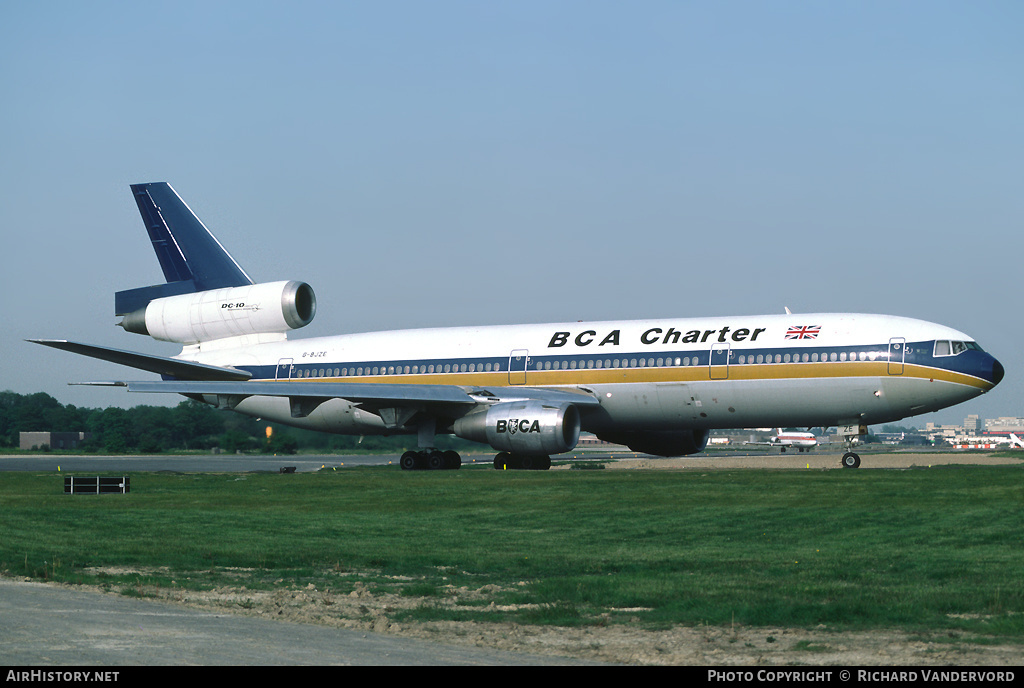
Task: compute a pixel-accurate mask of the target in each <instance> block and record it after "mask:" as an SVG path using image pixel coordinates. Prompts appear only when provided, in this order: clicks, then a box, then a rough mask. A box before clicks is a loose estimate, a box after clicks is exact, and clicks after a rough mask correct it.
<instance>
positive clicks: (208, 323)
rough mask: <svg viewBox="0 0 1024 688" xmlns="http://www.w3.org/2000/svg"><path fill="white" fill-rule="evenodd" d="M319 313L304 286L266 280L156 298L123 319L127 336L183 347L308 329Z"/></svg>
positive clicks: (309, 289) (310, 290)
mask: <svg viewBox="0 0 1024 688" xmlns="http://www.w3.org/2000/svg"><path fill="white" fill-rule="evenodd" d="M314 315H316V295H315V294H314V293H313V288H312V287H310V286H309V285H308V284H306V283H305V282H295V281H291V282H268V283H266V284H252V285H246V286H244V287H229V288H225V289H212V290H210V291H201V292H198V293H195V294H182V295H180V296H168V297H165V298H161V299H154V300H152V301H150V302H149V304H148V305H147V306H146V307H145V308H140V309H139V310H137V311H134V312H132V313H129V314H128V315H126V316H124V319H123V320H122V321H121V323H120V324H121V326H122V327H123V328H124V329H126V330H127V331H129V332H135V333H136V334H148V335H149V336H150V337H153V338H154V339H160V340H163V341H167V342H178V343H179V344H198V343H199V342H207V341H211V340H214V339H224V338H226V337H239V336H242V335H247V334H277V333H284V332H287V331H288V330H297V329H298V328H300V327H305V326H306V325H308V324H309V323H310V322H312V320H313V316H314Z"/></svg>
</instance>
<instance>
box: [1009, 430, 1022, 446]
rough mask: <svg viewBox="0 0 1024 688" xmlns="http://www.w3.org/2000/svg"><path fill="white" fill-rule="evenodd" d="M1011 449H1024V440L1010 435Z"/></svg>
mask: <svg viewBox="0 0 1024 688" xmlns="http://www.w3.org/2000/svg"><path fill="white" fill-rule="evenodd" d="M1010 448H1011V449H1024V440H1021V438H1019V437H1017V436H1016V435H1015V434H1013V433H1012V432H1011V433H1010Z"/></svg>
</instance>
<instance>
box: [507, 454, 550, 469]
mask: <svg viewBox="0 0 1024 688" xmlns="http://www.w3.org/2000/svg"><path fill="white" fill-rule="evenodd" d="M494 468H495V469H497V470H499V471H503V470H506V469H507V470H522V471H546V470H548V469H550V468H551V457H550V456H532V455H527V454H510V453H508V452H501V453H499V454H498V455H497V456H495V457H494Z"/></svg>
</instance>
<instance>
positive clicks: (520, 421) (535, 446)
mask: <svg viewBox="0 0 1024 688" xmlns="http://www.w3.org/2000/svg"><path fill="white" fill-rule="evenodd" d="M453 430H454V432H455V434H456V435H457V436H459V437H462V438H463V439H467V440H473V441H474V442H482V443H486V444H489V445H491V446H492V447H494V448H495V449H497V450H499V451H506V452H511V453H513V454H524V455H534V456H546V455H549V454H561V453H562V452H567V451H570V450H572V448H573V447H575V446H576V443H577V442H578V441H579V439H580V412H579V411H578V410H577V409H576V407H575V406H574V405H572V404H561V405H557V406H552V405H549V404H544V403H542V402H540V401H521V402H520V401H514V402H505V403H502V404H495V405H494V406H491V407H490V408H489V409H487V410H486V411H481V412H479V413H472V414H470V415H468V416H463V417H462V418H459V419H458V420H456V421H455V425H454V427H453Z"/></svg>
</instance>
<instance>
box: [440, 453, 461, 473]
mask: <svg viewBox="0 0 1024 688" xmlns="http://www.w3.org/2000/svg"><path fill="white" fill-rule="evenodd" d="M442 456H444V467H445V468H448V469H451V470H458V469H459V468H461V467H462V457H461V456H459V452H457V451H452V450H450V449H449V450H448V451H446V452H444V454H443V455H442Z"/></svg>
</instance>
